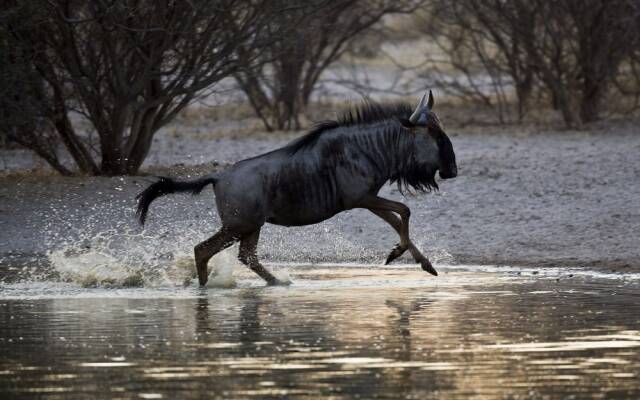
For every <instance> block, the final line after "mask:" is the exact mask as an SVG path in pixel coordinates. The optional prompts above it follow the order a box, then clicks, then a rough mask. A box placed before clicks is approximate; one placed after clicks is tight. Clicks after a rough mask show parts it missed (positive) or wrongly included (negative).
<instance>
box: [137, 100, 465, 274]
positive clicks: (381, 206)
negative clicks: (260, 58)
mask: <svg viewBox="0 0 640 400" xmlns="http://www.w3.org/2000/svg"><path fill="white" fill-rule="evenodd" d="M433 103H434V101H433V95H432V93H431V91H429V96H428V100H427V93H425V94H424V95H423V96H422V98H421V99H420V102H419V103H418V105H417V107H416V108H415V109H412V108H411V107H410V106H408V105H406V104H391V105H376V104H372V103H365V104H363V105H361V106H360V107H357V108H356V109H354V110H351V111H347V112H346V113H344V114H343V115H342V116H341V117H340V118H339V119H338V120H337V121H326V122H322V123H320V124H318V125H316V127H315V128H314V129H313V130H312V131H311V132H309V133H308V134H306V135H305V136H303V137H301V138H299V139H297V140H294V141H292V142H291V143H289V144H288V145H286V146H284V147H282V148H280V149H277V150H274V151H271V152H269V153H266V154H262V155H260V156H257V157H254V158H250V159H247V160H242V161H240V162H238V163H236V164H234V165H233V166H232V167H230V168H229V169H227V170H225V171H222V172H217V173H213V174H210V175H207V176H204V177H202V178H200V179H197V180H192V181H187V182H179V181H175V180H172V179H169V178H161V179H160V180H159V181H158V182H156V183H153V184H152V185H151V186H149V187H148V188H147V189H145V190H144V191H143V192H142V193H140V194H139V195H138V197H137V198H138V210H137V215H138V217H139V220H140V223H141V224H144V222H145V218H146V215H147V210H148V208H149V205H150V204H151V202H152V201H153V200H154V199H156V198H158V197H160V196H163V195H165V194H169V193H176V192H191V193H194V194H196V193H200V191H202V189H203V188H204V187H206V186H207V185H213V190H214V193H215V197H216V206H217V208H218V214H219V215H220V219H221V221H222V227H221V228H220V230H219V231H218V232H217V233H216V234H215V235H213V236H212V237H211V238H209V239H207V240H205V241H204V242H202V243H200V244H198V245H197V246H195V249H194V251H195V261H196V269H197V272H198V280H199V282H200V285H205V284H206V283H207V279H208V272H207V262H208V261H209V259H210V258H211V257H212V256H213V255H214V254H216V253H217V252H219V251H221V250H223V249H225V248H227V247H229V246H230V245H232V244H233V243H235V242H236V241H240V250H239V255H238V258H239V259H240V261H241V262H242V263H243V264H245V265H247V266H248V267H249V268H251V269H252V270H253V271H254V272H255V273H257V274H258V275H259V276H260V277H262V278H263V279H264V280H265V281H266V282H267V283H268V284H270V285H273V284H278V283H280V282H279V281H278V280H277V279H276V278H275V277H274V276H273V275H272V274H271V273H270V272H269V271H267V270H266V269H265V268H264V267H263V266H262V265H261V264H260V262H259V260H258V256H257V253H256V248H257V244H258V238H259V235H260V229H261V228H262V226H263V225H264V224H265V223H266V222H269V223H272V224H276V225H284V226H300V225H310V224H315V223H318V222H321V221H324V220H326V219H328V218H331V217H333V216H334V215H336V214H338V213H340V212H342V211H345V210H350V209H354V208H366V209H367V210H369V211H371V212H372V213H374V214H375V215H377V216H379V217H380V218H382V219H383V220H385V221H386V222H387V223H388V224H389V225H391V226H392V227H393V229H395V230H396V231H397V232H398V234H399V235H400V243H398V244H397V245H396V246H395V247H394V248H393V250H392V251H391V253H390V254H389V256H388V257H387V261H386V263H387V264H388V263H390V262H391V261H393V260H395V259H396V258H398V257H400V256H401V255H402V254H403V253H404V252H405V251H407V250H409V252H410V253H411V255H412V256H413V258H414V259H415V261H416V262H418V263H420V264H421V266H422V269H424V270H425V271H427V272H429V273H431V274H433V275H437V272H436V270H435V269H434V268H433V266H432V265H431V263H430V262H429V260H428V259H427V257H425V256H424V255H422V254H421V253H420V251H419V250H418V249H417V248H416V246H414V245H413V243H412V242H411V239H410V238H409V216H410V211H409V208H408V207H407V206H406V205H404V204H402V203H399V202H397V201H392V200H387V199H384V198H381V197H379V196H378V191H379V190H380V188H381V187H382V186H383V185H384V184H385V183H386V182H391V183H394V182H396V183H397V184H398V187H399V189H400V191H401V192H402V193H404V191H405V190H407V189H408V190H411V189H413V190H416V191H422V192H428V191H431V190H437V189H438V184H437V183H436V181H435V174H436V171H439V173H440V177H441V178H442V179H449V178H454V177H455V176H456V175H457V173H458V171H457V165H456V157H455V154H454V152H453V146H452V145H451V141H450V140H449V138H448V137H447V135H446V134H445V132H444V130H443V128H442V125H441V124H440V121H439V120H438V117H437V116H436V114H435V113H434V112H433V110H432V109H433ZM396 214H397V215H396ZM398 216H399V217H398Z"/></svg>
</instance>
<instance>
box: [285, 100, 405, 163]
mask: <svg viewBox="0 0 640 400" xmlns="http://www.w3.org/2000/svg"><path fill="white" fill-rule="evenodd" d="M412 112H413V110H412V108H411V106H410V105H409V104H406V103H389V104H377V103H373V102H369V101H367V102H364V103H362V104H360V105H358V106H356V107H353V108H351V109H348V110H346V111H343V112H342V113H341V114H340V115H339V116H338V118H337V120H335V121H334V120H327V121H321V122H318V123H316V124H315V125H314V126H313V129H311V131H310V132H309V133H307V134H306V135H304V136H302V137H301V138H299V139H296V140H295V141H293V142H292V143H291V144H290V145H289V146H288V147H289V149H290V151H291V153H295V152H297V151H299V150H302V149H304V148H308V147H310V146H312V145H313V144H314V143H315V142H316V141H317V140H318V138H319V137H320V135H322V133H323V132H326V131H329V130H332V129H335V128H339V127H347V126H357V125H367V124H373V123H376V122H381V121H385V120H388V119H395V120H398V121H400V122H401V123H402V124H403V125H406V124H408V123H409V117H410V116H411V113H412Z"/></svg>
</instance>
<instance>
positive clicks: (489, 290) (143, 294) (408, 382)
mask: <svg viewBox="0 0 640 400" xmlns="http://www.w3.org/2000/svg"><path fill="white" fill-rule="evenodd" d="M287 271H288V274H289V276H290V277H291V280H292V281H293V285H291V286H289V287H264V285H263V283H262V282H260V281H258V280H257V279H255V278H254V277H253V276H252V275H251V274H249V273H247V272H244V271H240V273H237V276H236V281H235V282H234V283H235V288H232V289H221V288H214V289H212V288H209V289H199V288H197V287H195V286H194V285H187V286H182V285H166V284H165V285H158V286H154V287H138V288H123V287H111V288H100V287H98V288H85V287H83V286H82V285H80V284H78V283H74V282H67V283H63V282H49V281H41V282H12V283H3V284H0V320H2V324H0V354H1V357H0V394H2V395H1V396H0V397H2V398H3V399H4V398H34V397H37V398H51V399H53V398H78V399H86V398H146V399H155V398H167V399H173V398H221V399H228V398H334V399H352V398H365V399H369V398H393V399H397V398H408V399H412V398H413V399H428V398H461V399H462V398H465V399H466V398H470V397H476V398H513V399H515V398H640V301H638V300H640V283H638V282H637V281H625V280H622V279H600V278H595V277H589V276H586V277H578V276H569V275H568V274H564V275H558V274H550V275H543V274H538V275H533V274H527V273H521V274H517V273H513V272H512V273H504V272H478V271H474V270H472V269H469V270H455V269H450V268H444V269H441V275H440V276H439V277H437V278H433V277H431V276H429V275H427V274H425V273H424V272H422V271H419V270H418V269H417V268H416V267H415V266H411V267H394V268H383V267H377V266H376V267H364V266H316V267H313V268H312V267H309V266H289V267H288V268H287Z"/></svg>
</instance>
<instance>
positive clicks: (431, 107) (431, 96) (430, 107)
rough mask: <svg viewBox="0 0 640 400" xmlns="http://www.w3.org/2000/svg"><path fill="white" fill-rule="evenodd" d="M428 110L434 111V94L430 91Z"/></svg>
mask: <svg viewBox="0 0 640 400" xmlns="http://www.w3.org/2000/svg"><path fill="white" fill-rule="evenodd" d="M427 108H428V109H429V110H431V109H433V93H431V90H429V101H428V102H427Z"/></svg>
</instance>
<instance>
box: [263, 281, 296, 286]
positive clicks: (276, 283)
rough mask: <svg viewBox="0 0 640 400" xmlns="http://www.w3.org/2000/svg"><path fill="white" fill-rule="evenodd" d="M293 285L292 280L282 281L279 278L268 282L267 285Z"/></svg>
mask: <svg viewBox="0 0 640 400" xmlns="http://www.w3.org/2000/svg"><path fill="white" fill-rule="evenodd" d="M289 285H291V281H281V280H279V279H274V280H273V281H269V282H267V286H289Z"/></svg>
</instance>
